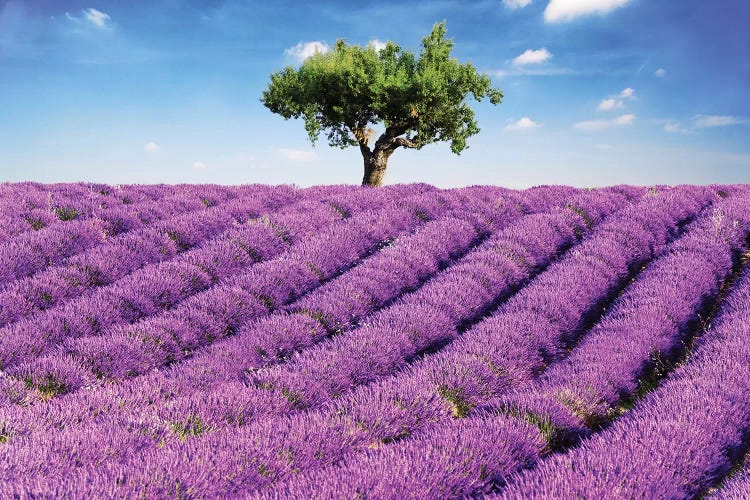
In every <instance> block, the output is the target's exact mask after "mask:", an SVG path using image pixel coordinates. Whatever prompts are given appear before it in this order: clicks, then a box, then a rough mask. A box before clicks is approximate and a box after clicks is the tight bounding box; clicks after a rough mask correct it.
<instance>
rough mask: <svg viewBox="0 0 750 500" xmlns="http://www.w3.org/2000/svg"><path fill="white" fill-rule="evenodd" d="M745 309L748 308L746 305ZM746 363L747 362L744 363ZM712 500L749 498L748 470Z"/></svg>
mask: <svg viewBox="0 0 750 500" xmlns="http://www.w3.org/2000/svg"><path fill="white" fill-rule="evenodd" d="M747 307H750V304H748V306H747ZM745 362H747V361H745ZM708 498H711V499H712V500H713V499H715V500H746V499H748V498H750V470H748V469H747V468H743V469H742V470H741V471H740V472H739V473H738V474H737V475H735V476H732V477H731V478H729V479H728V480H727V481H726V482H725V483H723V484H722V485H721V486H720V487H719V488H718V489H717V490H715V491H712V494H711V495H710V496H708Z"/></svg>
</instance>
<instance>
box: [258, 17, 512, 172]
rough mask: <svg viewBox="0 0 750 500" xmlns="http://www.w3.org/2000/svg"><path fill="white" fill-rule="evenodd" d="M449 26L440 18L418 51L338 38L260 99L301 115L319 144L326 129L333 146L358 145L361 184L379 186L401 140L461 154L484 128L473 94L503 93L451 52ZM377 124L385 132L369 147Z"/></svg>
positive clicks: (493, 97)
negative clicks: (445, 144)
mask: <svg viewBox="0 0 750 500" xmlns="http://www.w3.org/2000/svg"><path fill="white" fill-rule="evenodd" d="M445 33H446V30H445V22H442V23H440V24H436V25H435V26H434V27H433V29H432V32H431V33H430V34H429V35H428V36H427V37H425V38H423V39H422V50H421V52H420V54H419V58H416V57H415V56H414V54H413V53H412V52H409V51H406V50H402V49H401V47H399V46H398V45H396V44H394V43H393V42H390V41H389V42H388V43H387V44H386V46H385V48H384V49H382V50H379V51H378V50H376V49H375V48H374V47H373V46H367V47H361V46H358V45H347V44H346V43H345V42H344V40H337V41H336V44H335V45H334V47H333V50H332V51H330V52H327V53H320V52H318V53H316V54H314V55H313V56H312V57H309V58H308V59H306V60H305V61H304V62H303V63H302V65H301V66H300V67H299V68H298V69H296V70H295V69H294V68H292V67H286V68H285V69H283V70H282V71H279V72H278V73H275V74H272V75H271V83H270V84H269V86H268V89H267V90H265V91H264V92H263V97H262V99H261V102H263V104H264V105H265V106H266V107H267V108H268V109H270V110H271V111H272V112H274V113H278V114H280V115H281V116H283V117H284V119H289V118H300V117H301V118H303V119H304V122H305V129H306V130H307V133H308V135H309V137H310V141H311V142H312V143H313V144H315V142H316V141H317V139H318V138H319V135H320V133H321V132H325V133H326V135H327V137H328V143H329V144H330V145H331V146H337V147H340V148H346V147H349V146H359V148H360V151H361V152H362V156H363V159H364V163H365V177H364V179H363V184H369V185H380V183H381V182H382V178H383V175H384V174H385V169H386V166H387V161H388V158H389V157H390V155H391V154H392V153H393V151H395V150H396V149H397V148H399V147H405V148H414V149H421V148H422V147H424V146H425V145H427V144H431V143H433V142H438V141H450V147H451V151H453V152H454V153H456V154H459V153H460V152H461V151H463V150H464V149H465V148H466V147H467V146H466V139H467V138H468V137H469V136H472V135H474V134H476V133H478V132H479V127H478V126H477V123H476V120H475V119H474V112H473V111H472V109H471V108H470V107H469V105H468V104H467V102H466V97H467V96H468V95H469V94H471V95H472V96H473V97H474V98H475V99H476V100H477V101H481V100H482V99H483V98H484V97H489V100H490V102H491V103H492V104H499V103H500V101H501V99H502V92H501V91H500V90H498V89H494V88H492V87H491V84H490V79H489V77H488V76H487V75H486V74H479V73H478V72H477V70H476V69H475V68H474V66H472V65H471V63H467V64H460V63H459V62H458V60H456V59H455V58H452V57H451V50H452V48H453V41H452V40H448V39H446V38H445ZM377 124H382V125H383V126H384V127H385V132H383V133H382V135H381V136H380V137H378V138H377V140H376V141H375V144H374V146H373V147H372V148H371V147H370V144H369V143H370V140H371V139H374V134H375V132H374V130H373V129H372V128H371V126H372V125H377Z"/></svg>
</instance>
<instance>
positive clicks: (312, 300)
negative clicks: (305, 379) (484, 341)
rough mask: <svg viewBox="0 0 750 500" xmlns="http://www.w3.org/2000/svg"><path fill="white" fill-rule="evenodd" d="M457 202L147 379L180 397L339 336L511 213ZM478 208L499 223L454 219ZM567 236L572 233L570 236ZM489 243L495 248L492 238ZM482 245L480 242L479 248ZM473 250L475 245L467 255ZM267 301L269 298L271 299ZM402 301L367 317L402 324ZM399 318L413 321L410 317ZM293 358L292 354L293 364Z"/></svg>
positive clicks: (509, 218)
mask: <svg viewBox="0 0 750 500" xmlns="http://www.w3.org/2000/svg"><path fill="white" fill-rule="evenodd" d="M462 205H464V206H465V208H463V207H462V208H461V209H460V210H457V211H452V214H451V215H450V216H448V217H444V218H442V219H438V220H436V221H434V222H429V223H427V224H426V226H425V227H424V228H423V229H422V230H420V231H418V232H417V233H415V234H413V235H410V236H406V237H404V238H401V239H399V240H397V241H396V242H395V243H394V245H393V246H391V247H388V248H386V249H384V250H381V251H380V252H379V253H377V254H376V255H374V256H372V257H370V258H368V259H366V260H364V261H363V262H362V263H361V264H359V265H358V266H357V267H355V268H354V269H353V270H351V271H349V272H347V273H345V274H343V275H341V276H339V277H338V278H336V279H334V280H333V281H331V282H329V283H327V284H326V285H323V286H322V287H320V288H318V289H316V290H314V291H313V292H311V293H309V294H307V295H306V296H304V297H302V298H301V299H300V300H297V301H295V302H293V303H292V304H290V305H288V306H285V307H284V308H283V309H284V310H283V311H280V312H278V313H277V314H274V315H272V316H270V317H267V318H262V319H259V320H257V321H253V322H250V323H247V324H245V325H244V326H242V327H241V328H240V329H239V332H238V333H237V335H236V336H234V337H233V338H232V339H230V340H229V341H227V342H222V343H220V344H217V345H216V346H215V348H213V349H211V350H209V352H207V353H205V354H204V355H202V356H198V357H196V358H194V359H191V360H189V361H188V362H187V366H184V365H183V366H180V365H177V366H175V367H174V368H173V369H171V370H170V372H168V373H158V374H156V375H155V376H154V377H152V378H154V379H158V381H156V380H151V381H147V382H146V383H149V384H151V385H158V386H159V387H160V388H161V389H163V388H164V387H170V386H175V384H178V385H177V386H176V387H175V390H179V391H180V393H182V394H183V397H184V396H185V394H184V392H185V391H188V390H189V394H190V396H192V395H193V394H194V393H195V391H196V390H198V389H202V390H205V389H207V388H208V386H210V385H213V384H216V383H221V382H223V381H226V380H238V379H240V378H241V375H242V373H243V372H244V371H245V370H251V369H257V368H260V367H262V366H264V365H268V364H272V363H277V362H281V361H284V360H286V358H287V357H288V356H289V355H291V354H292V353H294V352H296V351H300V350H303V349H306V348H309V347H311V346H312V345H314V344H316V343H318V342H320V341H322V340H324V339H325V338H326V337H328V336H329V335H340V334H342V333H343V332H346V331H348V330H350V329H352V328H353V327H354V326H356V324H357V323H358V322H359V321H361V320H362V319H363V318H365V317H366V316H367V315H368V314H370V313H372V312H373V311H375V310H376V309H379V308H381V307H383V306H384V305H386V304H388V303H389V302H390V301H392V300H394V299H395V298H396V297H398V296H399V295H401V294H402V293H404V292H405V291H407V290H410V289H414V288H416V287H418V286H419V285H421V283H422V282H423V281H424V280H425V279H426V278H427V277H428V276H430V275H432V274H434V273H436V272H437V271H438V269H439V268H440V267H441V265H444V264H446V263H448V262H449V261H450V260H451V259H452V258H453V257H454V256H456V255H457V254H460V253H463V252H465V251H467V250H468V249H469V247H470V246H471V245H473V244H474V243H475V242H476V241H477V238H480V237H481V235H482V233H486V232H487V231H489V230H491V229H492V227H491V226H495V227H498V226H500V227H502V226H505V225H507V224H508V223H509V222H510V221H512V220H513V219H515V218H517V217H518V215H517V214H515V213H513V212H511V213H502V211H501V210H499V209H490V210H489V213H487V212H488V208H489V207H482V206H476V205H475V206H466V205H468V204H466V203H462ZM482 209H483V210H484V212H485V213H487V215H491V216H494V218H496V219H497V218H498V217H499V219H500V220H495V221H492V222H491V226H489V225H488V224H487V223H486V222H483V221H479V222H478V223H477V224H476V225H472V224H469V223H468V222H466V221H464V220H463V219H461V218H457V217H468V218H473V217H474V215H475V214H477V213H479V211H480V210H482ZM462 212H463V213H462ZM493 212H494V213H493ZM560 217H561V216H556V217H549V218H550V219H553V220H554V221H556V222H559V223H560V224H562V222H560V221H559V220H558V219H560ZM550 230H552V229H550ZM570 236H571V238H572V237H573V236H572V234H571V235H570ZM495 245H496V246H498V241H497V240H495ZM483 247H486V245H483V246H481V247H479V249H481V248H483ZM475 253H476V250H475V251H472V252H471V253H470V255H474V254H475ZM463 260H464V259H462V260H461V262H463ZM469 260H471V259H469ZM475 260H476V259H475ZM448 269H451V267H449V268H448ZM464 271H466V269H465V268H462V269H459V270H458V271H457V272H453V273H452V274H451V276H452V277H454V278H455V277H456V276H458V275H459V273H460V272H464ZM443 274H445V273H440V274H439V275H438V276H442V275H443ZM434 281H435V280H434V279H433V280H432V281H430V282H429V284H433V283H434ZM428 288H430V286H429V285H428ZM269 299H270V297H269ZM271 301H272V302H275V301H274V300H273V299H271ZM401 302H402V303H403V302H404V301H401ZM408 304H409V302H408V301H406V303H405V304H403V305H402V306H394V307H392V308H389V310H390V309H393V313H392V314H389V315H383V314H381V313H379V314H378V315H377V319H376V320H374V321H377V322H378V323H379V324H380V329H382V328H385V325H386V324H388V325H389V326H391V327H393V326H394V325H396V324H398V323H399V321H400V322H401V323H403V322H404V320H405V319H406V318H404V317H403V314H402V310H403V309H404V307H403V306H404V305H405V306H406V307H408ZM406 321H407V322H409V323H414V321H415V320H414V319H412V320H408V319H406ZM402 326H403V325H402ZM316 352H317V351H316ZM165 354H166V353H165ZM298 359H299V358H295V361H298ZM220 368H221V369H220ZM134 371H135V372H137V373H140V372H143V371H145V370H144V369H143V368H135V369H134ZM209 374H210V375H209ZM210 377H213V379H211V378H210ZM170 379H171V380H170ZM177 387H179V389H177ZM188 401H189V400H188ZM187 404H191V403H189V402H188V403H187ZM169 411H172V410H171V409H170V410H169Z"/></svg>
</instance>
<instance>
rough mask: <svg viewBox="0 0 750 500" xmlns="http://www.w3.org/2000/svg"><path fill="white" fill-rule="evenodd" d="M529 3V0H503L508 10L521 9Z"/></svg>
mask: <svg viewBox="0 0 750 500" xmlns="http://www.w3.org/2000/svg"><path fill="white" fill-rule="evenodd" d="M530 3H531V0H503V5H505V7H506V8H508V9H510V10H516V9H523V8H524V7H526V6H528V5H529V4H530Z"/></svg>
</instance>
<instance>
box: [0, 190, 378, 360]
mask: <svg viewBox="0 0 750 500" xmlns="http://www.w3.org/2000/svg"><path fill="white" fill-rule="evenodd" d="M379 198H380V200H374V201H376V202H377V203H381V204H382V203H384V202H385V200H384V199H387V193H386V194H383V195H380V196H379ZM371 201H373V200H371ZM341 204H344V205H345V200H344V201H341V202H339V205H341ZM339 205H336V204H332V203H321V202H303V203H299V204H296V205H292V206H291V207H290V208H289V209H288V210H287V211H282V212H281V213H279V214H278V217H274V218H273V220H271V219H268V218H265V219H263V220H262V221H255V220H250V221H249V222H248V223H246V224H243V225H241V226H239V227H236V228H233V229H229V230H228V232H227V234H224V235H222V237H220V238H218V239H216V240H214V241H211V240H213V239H214V238H215V237H216V236H218V235H220V234H221V233H222V232H223V231H225V230H227V229H228V228H231V227H232V225H233V220H234V219H233V217H227V215H231V212H230V213H229V214H227V213H222V212H221V211H220V212H219V213H217V214H215V216H213V217H211V218H208V217H204V218H203V220H202V221H201V220H200V219H199V220H193V221H189V220H188V221H186V222H192V224H190V225H188V226H185V229H186V230H187V231H186V232H185V233H182V234H181V235H180V236H183V235H184V236H189V237H195V238H196V239H198V238H200V239H202V240H204V241H209V244H207V245H206V246H204V247H199V248H195V249H193V250H189V251H187V252H185V253H182V254H180V255H179V256H178V257H176V258H174V259H172V260H170V261H167V262H162V263H159V264H156V265H150V266H146V267H144V268H141V269H139V270H137V271H136V272H134V273H131V274H128V275H127V276H125V277H124V278H122V279H120V280H118V281H116V282H115V283H113V284H111V285H108V286H105V287H101V288H98V289H95V290H93V291H92V293H90V294H87V295H84V296H82V297H80V298H78V299H76V300H74V301H71V302H68V303H66V304H64V305H63V306H62V307H58V308H53V309H50V310H48V311H45V312H44V313H42V314H39V315H37V316H35V317H32V318H29V319H27V320H22V321H19V322H16V323H13V324H11V325H9V326H8V327H6V328H4V329H3V330H0V333H4V335H2V337H0V361H1V366H2V367H3V369H4V370H7V369H8V368H9V367H12V366H15V365H17V364H18V363H20V362H24V361H30V360H31V359H34V358H37V357H38V356H40V355H41V354H44V353H45V352H46V351H48V350H49V349H50V348H51V347H53V346H55V345H58V344H60V342H62V341H63V340H65V339H71V338H78V337H90V336H100V335H106V334H108V332H109V331H110V330H111V329H112V328H113V327H115V326H116V325H120V324H123V323H125V324H127V323H133V322H135V321H136V320H138V319H142V318H145V317H148V316H153V315H155V314H158V313H160V312H161V311H163V310H165V309H167V308H170V307H172V306H174V305H175V304H177V303H178V302H180V301H182V300H184V299H185V298H187V297H190V296H192V295H195V294H196V293H198V292H200V291H202V290H205V289H207V288H209V287H210V286H212V285H213V284H214V283H216V282H218V281H219V280H222V279H225V278H227V277H228V276H231V275H232V274H234V273H236V272H238V271H240V270H242V269H245V268H247V267H248V266H251V265H252V264H254V263H255V262H257V261H260V260H267V259H269V258H271V257H275V256H277V255H279V254H280V253H281V252H282V251H283V250H284V248H285V247H286V246H287V245H286V244H285V240H287V241H292V240H295V239H298V238H300V239H301V238H303V237H305V236H308V235H311V234H314V233H315V232H316V231H317V230H318V228H319V227H320V225H325V224H330V223H333V222H335V221H337V220H340V219H341V218H342V217H343V216H344V215H346V212H347V211H348V210H349V208H342V206H339ZM243 207H244V204H242V203H240V205H239V206H235V207H233V208H234V209H235V210H236V211H239V212H241V213H244V211H245V209H244V208H243ZM235 216H236V215H235ZM197 222H203V223H202V224H196V223H197ZM207 222H210V223H207ZM180 241H181V242H182V244H183V245H184V247H186V248H189V247H191V246H193V245H194V244H195V241H192V240H184V239H183V240H180ZM40 332H41V333H42V334H41V335H40ZM81 342H83V343H86V342H87V341H83V340H82V341H81ZM93 342H94V343H96V342H97V341H96V340H94V341H93Z"/></svg>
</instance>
